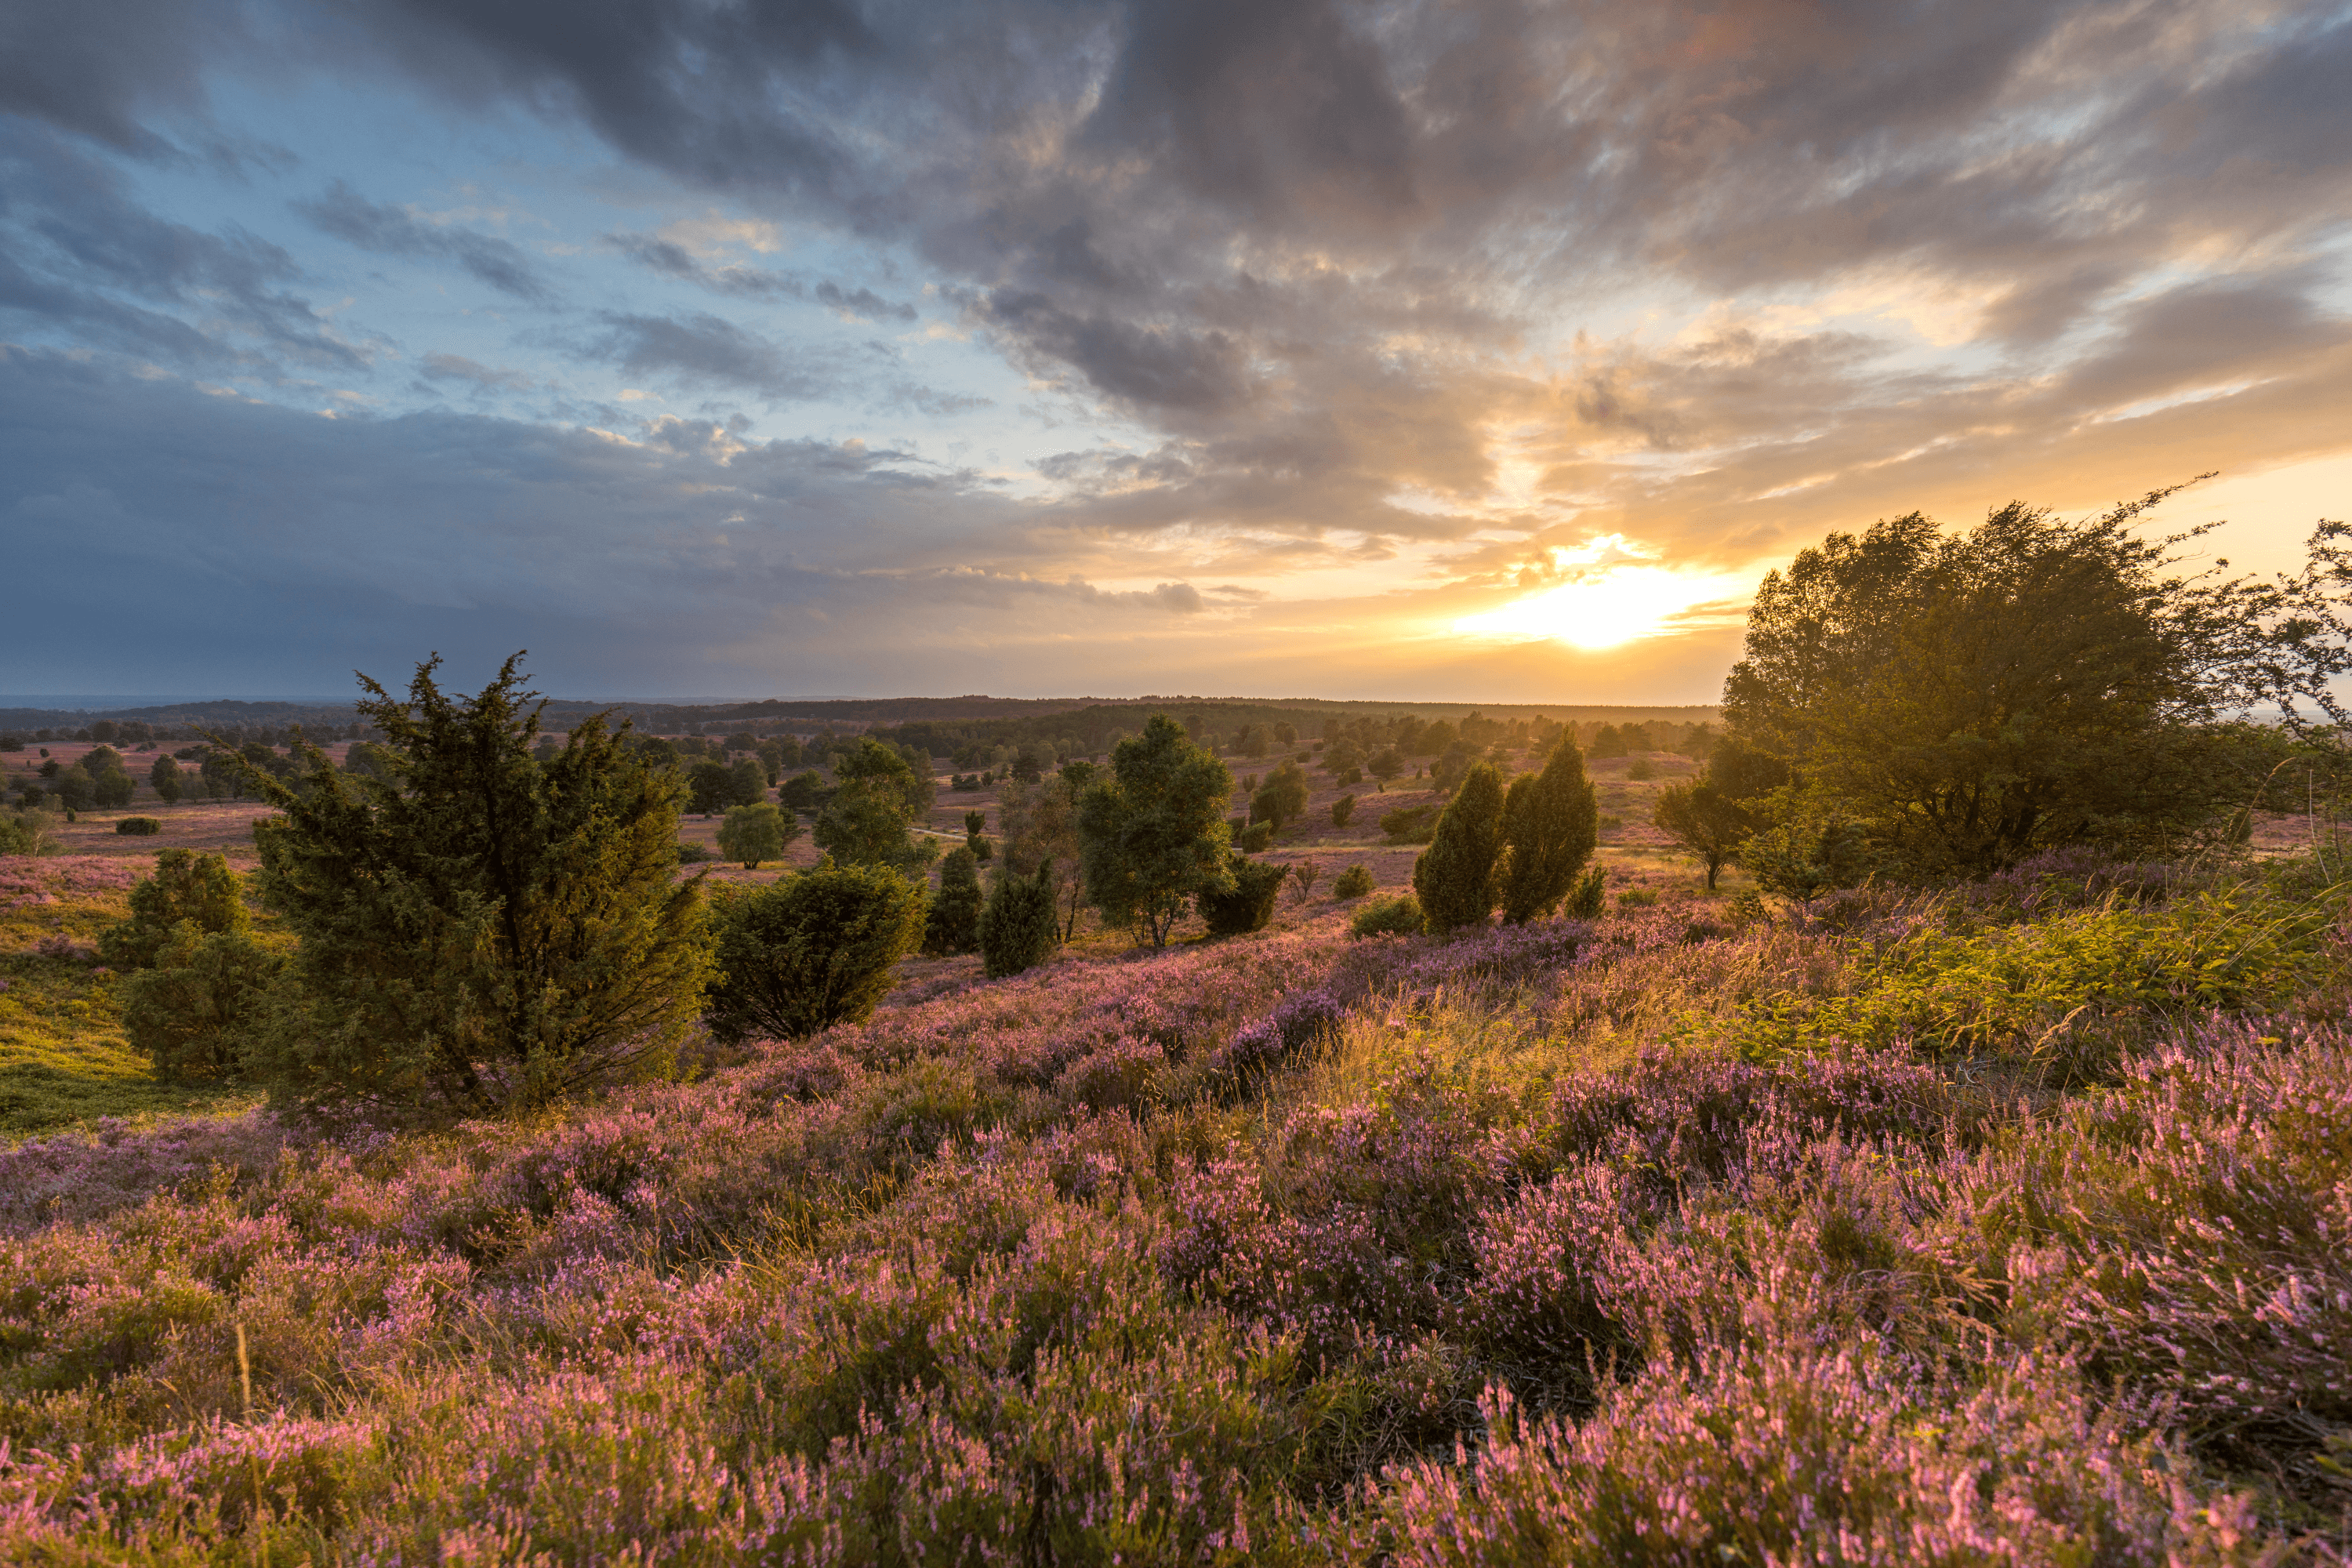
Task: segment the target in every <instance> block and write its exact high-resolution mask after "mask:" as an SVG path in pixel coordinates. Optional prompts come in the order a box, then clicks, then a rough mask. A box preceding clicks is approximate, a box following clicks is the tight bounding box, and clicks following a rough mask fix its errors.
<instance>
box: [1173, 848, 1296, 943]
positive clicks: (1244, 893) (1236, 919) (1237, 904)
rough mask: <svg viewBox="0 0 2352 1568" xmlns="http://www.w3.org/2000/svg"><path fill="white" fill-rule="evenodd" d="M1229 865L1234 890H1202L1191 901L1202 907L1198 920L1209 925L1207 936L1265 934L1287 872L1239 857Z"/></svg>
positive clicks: (1260, 861) (1278, 867)
mask: <svg viewBox="0 0 2352 1568" xmlns="http://www.w3.org/2000/svg"><path fill="white" fill-rule="evenodd" d="M1228 865H1229V867H1230V868H1231V870H1232V871H1233V874H1234V882H1233V886H1232V887H1231V888H1230V889H1226V890H1225V891H1223V892H1212V891H1208V890H1205V889H1204V890H1203V891H1202V892H1201V893H1200V894H1198V895H1197V896H1196V898H1195V900H1194V901H1195V902H1197V903H1198V904H1199V905H1200V906H1201V918H1202V920H1204V921H1208V923H1209V934H1210V935H1211V936H1242V935H1244V934H1246V933H1247V932H1250V931H1264V930H1265V922H1266V921H1270V920H1272V919H1273V918H1274V900H1275V899H1276V895H1278V894H1279V893H1280V892H1281V891H1282V884H1283V882H1284V880H1285V879H1286V878H1287V877H1288V876H1289V875H1290V871H1289V868H1287V867H1283V866H1270V865H1268V864H1266V863H1265V861H1263V860H1245V859H1244V858H1241V857H1240V856H1238V855H1236V856H1234V858H1232V859H1231V861H1229V862H1228Z"/></svg>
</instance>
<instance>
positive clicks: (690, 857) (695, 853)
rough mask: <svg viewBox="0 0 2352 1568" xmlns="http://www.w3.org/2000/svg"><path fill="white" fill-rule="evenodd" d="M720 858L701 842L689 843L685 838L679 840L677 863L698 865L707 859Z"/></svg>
mask: <svg viewBox="0 0 2352 1568" xmlns="http://www.w3.org/2000/svg"><path fill="white" fill-rule="evenodd" d="M718 858H719V857H718V856H716V855H713V854H712V853H711V852H710V851H709V849H707V848H705V847H703V846H701V845H699V844H689V843H688V842H687V841H686V840H684V839H680V840H678V845H677V863H678V864H679V865H681V866H698V865H700V864H702V862H704V861H705V860H716V859H718Z"/></svg>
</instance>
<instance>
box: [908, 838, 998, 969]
mask: <svg viewBox="0 0 2352 1568" xmlns="http://www.w3.org/2000/svg"><path fill="white" fill-rule="evenodd" d="M983 842H985V841H984V840H983ZM980 910H981V894H980V857H979V856H977V855H975V854H973V853H972V851H971V850H970V849H969V848H963V849H950V850H949V851H948V857H947V858H946V859H944V860H942V861H940V890H939V894H938V896H937V897H935V898H933V899H932V900H931V912H930V915H929V919H928V920H927V921H925V922H924V925H923V951H924V952H927V953H929V954H931V955H932V956H933V957H935V958H943V957H945V956H947V955H948V954H950V953H956V952H971V951H972V950H973V949H974V948H976V947H978V946H979V945H980Z"/></svg>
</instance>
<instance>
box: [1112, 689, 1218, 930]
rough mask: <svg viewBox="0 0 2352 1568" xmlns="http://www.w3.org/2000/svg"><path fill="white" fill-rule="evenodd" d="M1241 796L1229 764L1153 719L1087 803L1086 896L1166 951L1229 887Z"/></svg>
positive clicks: (1122, 748)
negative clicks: (1233, 820)
mask: <svg viewBox="0 0 2352 1568" xmlns="http://www.w3.org/2000/svg"><path fill="white" fill-rule="evenodd" d="M1233 791H1234V776H1233V774H1232V773H1229V772H1227V771H1226V768H1225V764H1224V763H1221V762H1219V761H1218V760H1217V759H1216V758H1215V757H1213V756H1211V755H1210V754H1209V753H1208V752H1204V751H1202V749H1201V748H1200V747H1199V746H1197V745H1195V744H1193V742H1192V738H1191V737H1190V736H1188V735H1187V734H1186V733H1185V732H1184V727H1183V726H1182V725H1181V724H1179V723H1177V722H1176V721H1175V720H1173V719H1171V718H1170V717H1169V716H1168V715H1167V714H1165V713H1155V714H1153V715H1152V717H1151V720H1150V722H1149V723H1147V724H1145V725H1144V727H1143V733H1142V734H1140V735H1138V736H1135V737H1134V738H1132V739H1130V740H1125V741H1121V742H1119V743H1118V745H1117V746H1116V747H1114V748H1113V749H1112V751H1111V758H1110V777H1108V779H1100V778H1098V779H1097V781H1096V782H1095V783H1093V784H1090V785H1089V786H1088V787H1087V791H1086V793H1085V795H1082V796H1081V797H1080V799H1079V802H1078V837H1079V842H1080V845H1081V853H1082V855H1083V858H1084V867H1085V875H1086V887H1087V899H1088V900H1090V901H1091V902H1093V903H1094V904H1095V905H1096V906H1097V908H1099V909H1100V910H1102V911H1103V915H1104V917H1105V918H1106V919H1108V920H1109V921H1111V922H1112V923H1114V924H1116V925H1128V926H1133V927H1134V928H1136V929H1137V930H1138V931H1140V932H1142V933H1143V935H1144V936H1146V937H1147V938H1148V939H1149V940H1150V942H1151V944H1152V945H1153V946H1154V947H1164V946H1166V945H1167V943H1168V935H1169V932H1170V931H1172V930H1173V929H1174V927H1175V924H1176V921H1178V920H1179V919H1180V918H1181V916H1182V915H1183V913H1184V909H1185V906H1186V904H1187V902H1188V901H1189V900H1191V899H1192V896H1193V895H1194V894H1195V893H1197V892H1200V891H1201V890H1202V889H1209V890H1212V891H1216V890H1221V889H1223V888H1225V887H1226V886H1227V885H1228V879H1229V878H1230V876H1231V873H1230V872H1229V871H1228V870H1227V869H1226V867H1225V848H1226V839H1227V828H1226V825H1225V820H1224V818H1225V806H1226V803H1227V802H1228V801H1230V800H1231V799H1232V797H1233Z"/></svg>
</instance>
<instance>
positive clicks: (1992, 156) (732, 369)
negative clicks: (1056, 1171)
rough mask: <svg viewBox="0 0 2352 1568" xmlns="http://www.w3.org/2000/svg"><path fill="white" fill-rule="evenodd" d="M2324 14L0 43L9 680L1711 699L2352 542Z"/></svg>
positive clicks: (1408, 16)
mask: <svg viewBox="0 0 2352 1568" xmlns="http://www.w3.org/2000/svg"><path fill="white" fill-rule="evenodd" d="M2347 81H2352V6H2347V5H2341V4H2335V5H2322V4H2302V5H2296V4H2283V5H2271V4H2263V3H2262V0H2212V3H2207V0H2178V3H2165V0H2149V3H2145V4H2137V3H2133V4H2081V5H2077V4H2066V3H2064V0H1965V3H1951V4H1940V3H1920V0H1851V3H1848V4H1807V3H1801V0H1725V3H1721V4H1706V5H1692V4H1682V3H1679V0H1657V3H1653V4H1643V5H1627V4H1623V3H1622V0H1607V3H1602V0H1567V3H1559V4H1546V5H1532V4H1520V3H1517V0H1428V3H1423V4H1352V3H1348V0H1181V3H1178V0H1150V3H1143V0H1134V3H1129V4H1093V3H1089V0H954V3H946V0H939V3H924V4H906V3H899V4H892V3H887V0H877V3H859V0H814V3H798V0H768V3H749V0H314V3H311V4H295V3H284V4H279V3H272V0H84V3H82V4H78V5H59V4H55V3H54V0H0V583H5V585H6V588H5V599H0V606H5V615H6V622H5V625H6V636H5V653H0V689H6V690H11V691H18V692H60V693H62V692H88V693H100V692H120V691H142V692H144V691H171V692H190V693H193V692H200V691H201V692H217V693H223V694H255V693H291V692H304V693H309V692H337V691H342V690H347V689H349V682H350V674H349V672H350V671H351V670H352V668H354V667H359V668H367V669H369V670H370V671H371V672H373V673H377V674H381V675H385V676H391V677H395V678H396V677H398V676H399V675H401V674H402V673H404V671H405V669H406V668H407V667H408V666H409V665H410V664H412V663H413V662H414V661H415V659H417V658H421V657H422V656H423V655H424V654H425V652H427V651H428V650H432V649H440V650H442V651H444V652H446V653H447V654H449V655H450V656H451V658H452V659H453V662H454V664H455V667H456V669H455V673H457V675H458V676H459V677H460V678H461V679H467V680H471V679H474V678H475V677H476V676H478V675H480V674H482V673H484V672H485V671H487V669H488V668H489V667H490V665H491V664H493V663H494V662H495V660H496V658H498V657H499V655H501V654H502V653H504V652H507V651H510V650H512V649H514V648H517V647H529V648H530V649H531V650H532V658H531V663H532V667H533V668H534V669H535V670H536V672H537V673H538V675H539V677H540V679H541V683H542V684H543V685H544V686H545V687H546V688H547V689H550V690H553V691H560V692H562V693H564V694H567V695H580V696H615V697H617V696H712V695H743V696H764V695H790V694H814V693H830V694H851V693H857V694H866V693H915V692H922V693H956V692H966V691H989V692H995V693H1002V694H1011V695H1039V694H1063V693H1094V694H1099V695H1115V694H1132V693H1139V692H1147V691H1156V692H1173V691H1186V692H1220V693H1222V692H1234V693H1263V694H1316V695H1328V696H1370V697H1383V696H1385V697H1399V698H1402V697H1412V698H1430V699H1453V700H1481V699H1483V700H1498V701H1499V700H1517V701H1547V700H1549V701H1563V702H1565V701H1605V700H1626V701H1643V702H1652V701H1706V700H1712V699H1713V697H1714V696H1715V695H1716V693H1717V690H1718V689H1719V686H1720V682H1721V679H1722V675H1723V671H1724V669H1725V668H1726V667H1727V665H1728V663H1729V662H1730V660H1731V658H1733V657H1735V655H1736V650H1737V646H1738V626H1739V620H1740V611H1741V606H1742V605H1743V604H1744V602H1745V598H1746V595H1748V593H1749V592H1750V591H1751V590H1752V588H1753V585H1754V584H1755V582H1756V580H1757V578H1758V577H1759V575H1760V574H1761V573H1762V572H1763V571H1764V570H1766V569H1767V568H1768V567H1769V566H1770V565H1772V564H1774V563H1777V562H1782V561H1785V560H1786V559H1787V558H1788V557H1789V556H1790V554H1791V553H1792V552H1794V551H1796V550H1797V549H1800V548H1801V547H1802V546H1803V545H1805V544H1807V543H1809V542H1814V541H1817V540H1818V539H1819V538H1820V537H1821V536H1822V534H1823V533H1825V532H1827V531H1831V530H1832V529H1841V528H1843V529H1852V528H1859V527H1864V526H1867V525H1868V524H1869V523H1870V522H1871V521H1873V520H1874V519H1875V518H1878V517H1882V516H1888V515H1893V514H1895V513H1899V512H1903V511H1907V510H1912V509H1914V508H1919V509H1924V510H1927V511H1929V512H1930V513H1931V514H1932V515H1935V516H1937V517H1938V518H1939V519H1942V520H1943V521H1946V522H1948V523H1952V524H1965V523H1968V522H1970V521H1975V520H1976V519H1977V518H1979V517H1981V516H1982V514H1983V513H1984V511H1985V510H1986V509H1987V508H1989V507H1990V506H1993V505H1997V504H2000V502H2003V501H2006V500H2010V499H2011V498H2013V497H2014V498H2022V499H2025V500H2032V501H2036V502H2039V503H2042V504H2047V505H2051V506H2054V507H2059V508H2062V509H2064V510H2091V509H2094V508H2098V507H2101V506H2104V505H2106V504H2110V503H2112V502H2114V501H2116V500H2120V499H2123V498H2125V497H2126V496H2130V495H2134V494H2137V493H2139V492H2141V491H2144V490H2147V489H2150V488H2153V487H2155V486H2157V485H2159V484H2165V483H2169V482H2172V481H2176V480H2179V479H2188V478H2190V477H2191V476H2193V475H2196V474H2199V473H2202V472H2205V471H2207V470H2220V471H2221V476H2222V477H2221V479H2217V480H2214V481H2210V482H2209V483H2208V484H2207V485H2205V486H2203V487H2201V488H2200V489H2198V490H2197V491H2195V492H2193V493H2192V495H2190V496H2188V497H2184V498H2182V500H2180V501H2176V502H2175V503H2174V505H2173V507H2172V508H2171V509H2170V512H2169V514H2168V521H2175V522H2193V521H2203V520H2205V519H2208V518H2210V517H2221V516H2226V517H2229V518H2231V519H2232V520H2233V521H2232V526H2231V529H2230V530H2229V531H2227V533H2226V534H2225V535H2223V536H2222V537H2223V538H2224V539H2225V540H2226V541H2227V542H2226V543H2223V544H2219V545H2217V546H2216V548H2217V550H2220V551H2222V552H2227V553H2230V554H2231V556H2232V557H2233V558H2235V559H2237V560H2239V561H2240V563H2242V564H2245V563H2254V564H2260V565H2265V566H2267V565H2285V564H2290V563H2292V561H2293V559H2294V553H2295V546H2296V544H2297V542H2299V541H2300V539H2301V537H2302V536H2303V534H2304V532H2305V531H2306V530H2307V529H2308V527H2309V525H2310V523H2311V522H2312V521H2313V520H2314V519H2315V518H2316V517H2318V516H2320V515H2323V514H2325V515H2329V516H2339V517H2340V516H2343V515H2345V514H2346V513H2347V511H2352V333H2348V332H2347V323H2352V274H2347V268H2346V265H2345V263H2346V259H2347V247H2352V233H2347V216H2352V96H2347V93H2346V91H2345V84H2346V82H2347Z"/></svg>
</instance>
